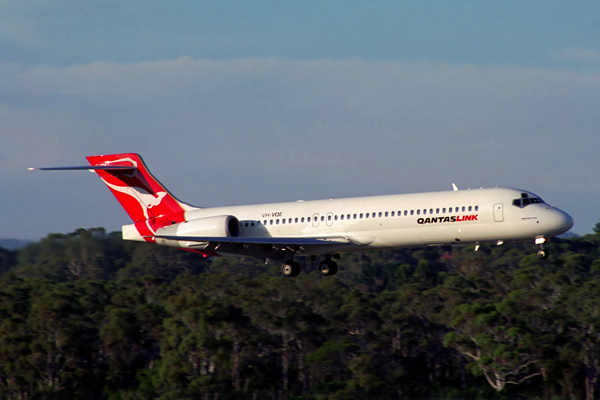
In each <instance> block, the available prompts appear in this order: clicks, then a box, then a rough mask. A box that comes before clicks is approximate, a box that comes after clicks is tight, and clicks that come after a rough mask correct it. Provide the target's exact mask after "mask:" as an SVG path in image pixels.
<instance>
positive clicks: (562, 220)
mask: <svg viewBox="0 0 600 400" xmlns="http://www.w3.org/2000/svg"><path fill="white" fill-rule="evenodd" d="M553 211H554V213H553V216H552V226H553V228H554V229H555V230H556V232H557V233H555V235H560V234H563V233H565V232H567V231H568V230H569V229H571V228H572V227H573V223H574V222H573V218H572V217H571V216H570V215H569V214H567V213H566V212H564V211H562V210H559V209H558V208H555V209H554V210H553Z"/></svg>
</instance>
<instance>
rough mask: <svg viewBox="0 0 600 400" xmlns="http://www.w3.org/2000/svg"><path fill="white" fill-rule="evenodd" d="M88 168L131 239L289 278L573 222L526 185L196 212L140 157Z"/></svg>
mask: <svg viewBox="0 0 600 400" xmlns="http://www.w3.org/2000/svg"><path fill="white" fill-rule="evenodd" d="M86 158H87V160H88V162H89V163H90V165H88V166H81V167H51V168H29V169H30V170H89V171H92V172H95V173H96V174H98V176H99V177H100V178H101V179H102V180H103V181H104V183H105V184H106V185H107V186H108V188H109V189H110V191H111V192H112V193H113V195H114V196H115V197H116V198H117V200H118V201H119V202H120V203H121V205H122V206H123V207H124V208H125V211H126V212H127V213H128V215H129V217H130V218H131V219H132V220H133V224H129V225H124V226H123V231H122V235H123V239H124V240H135V241H142V242H151V243H156V244H159V245H165V246H173V247H177V248H181V249H185V250H189V251H194V252H197V253H200V254H203V255H204V256H211V257H215V256H230V257H231V256H233V257H252V258H259V259H264V260H265V261H266V262H268V261H269V260H277V261H279V262H282V265H281V275H283V276H285V277H295V276H297V275H298V274H299V273H300V272H301V267H300V264H299V263H298V262H297V261H294V257H296V256H310V257H311V259H312V260H313V261H315V260H316V258H317V257H318V256H323V257H324V259H323V260H322V261H321V262H320V264H319V271H320V273H321V274H322V275H324V276H332V275H335V274H336V273H337V271H338V265H337V263H336V262H335V261H333V259H339V258H340V253H342V252H349V251H364V250H376V249H390V248H402V247H420V246H442V245H458V244H461V245H463V244H475V250H476V251H477V250H478V249H479V245H480V243H484V242H495V243H497V244H498V245H501V244H502V243H504V242H507V241H528V240H532V241H534V242H535V244H536V245H538V246H539V250H538V252H537V257H538V258H540V259H547V258H548V256H549V252H548V250H547V249H545V248H544V244H545V243H547V242H548V241H549V239H550V238H552V237H554V236H558V235H560V234H562V233H564V232H566V231H568V230H569V229H571V227H572V226H573V219H572V218H571V216H569V215H568V214H567V213H565V212H564V211H561V210H559V209H558V208H556V207H554V206H552V205H549V204H547V203H546V202H544V201H543V200H542V199H541V198H540V197H539V196H538V195H536V194H534V193H532V192H529V191H526V190H520V189H508V188H491V189H483V188H482V189H474V190H470V189H469V190H458V188H457V187H456V185H455V184H452V187H453V190H452V191H443V192H430V193H411V194H398V195H385V196H370V197H356V198H342V199H333V198H331V199H328V200H311V201H304V200H298V201H295V202H286V203H272V204H255V205H243V206H232V207H211V208H201V207H194V206H191V205H189V204H187V203H184V202H182V201H180V200H178V199H177V198H176V197H174V196H173V195H172V194H171V193H170V192H169V191H168V190H167V189H166V188H165V187H164V186H163V185H162V184H161V183H160V182H159V181H158V180H157V179H156V178H155V177H154V176H153V175H152V174H151V173H150V171H149V170H148V168H147V166H146V164H145V163H144V161H143V160H142V158H141V157H140V155H138V154H135V153H123V154H110V155H97V156H89V157H86Z"/></svg>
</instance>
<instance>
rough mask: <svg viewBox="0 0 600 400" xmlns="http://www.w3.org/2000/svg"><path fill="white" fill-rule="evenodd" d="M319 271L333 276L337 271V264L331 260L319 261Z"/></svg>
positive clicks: (324, 274)
mask: <svg viewBox="0 0 600 400" xmlns="http://www.w3.org/2000/svg"><path fill="white" fill-rule="evenodd" d="M319 272H320V273H321V275H323V276H333V275H335V274H337V272H338V265H337V263H335V262H334V261H331V260H325V261H321V263H320V264H319Z"/></svg>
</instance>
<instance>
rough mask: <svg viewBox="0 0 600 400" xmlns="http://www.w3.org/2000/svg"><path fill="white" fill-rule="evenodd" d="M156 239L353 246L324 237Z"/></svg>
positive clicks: (172, 237)
mask: <svg viewBox="0 0 600 400" xmlns="http://www.w3.org/2000/svg"><path fill="white" fill-rule="evenodd" d="M154 238H156V239H165V240H177V241H179V242H194V243H213V244H247V245H252V244H255V245H273V246H289V247H302V246H319V245H332V244H351V243H352V242H351V241H350V239H348V238H347V237H343V236H323V237H276V238H273V237H269V238H250V237H214V236H168V235H155V236H154Z"/></svg>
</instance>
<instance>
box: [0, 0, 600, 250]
mask: <svg viewBox="0 0 600 400" xmlns="http://www.w3.org/2000/svg"><path fill="white" fill-rule="evenodd" d="M599 109H600V2H597V1H595V0H594V1H591V0H590V1H577V0H575V1H568V2H567V1H555V0H528V1H521V0H519V1H514V0H507V1H502V2H482V1H480V0H469V1H461V0H456V1H447V0H429V1H427V2H422V1H419V2H417V1H412V0H406V1H402V0H394V1H364V0H344V1H313V0H305V1H282V0H277V1H262V0H256V1H247V0H237V1H234V0H231V1H228V0H219V1H201V0H194V1H191V0H174V1H170V2H165V1H156V0H143V1H142V0H118V1H117V0H102V1H99V0H90V1H85V2H82V1H75V0H60V1H58V0H28V1H22V0H0V185H1V187H2V189H1V190H0V205H1V207H0V222H1V224H0V238H17V239H31V240H37V239H40V238H42V237H45V236H46V235H48V234H49V233H56V232H58V233H68V232H72V231H75V230H76V229H78V228H91V227H105V228H106V229H107V230H108V231H117V230H120V229H121V226H122V225H124V224H129V223H130V221H129V219H128V217H127V214H126V213H125V212H124V211H123V210H122V209H121V207H120V206H119V204H118V203H117V202H116V200H115V199H114V198H113V197H112V195H111V194H110V192H109V190H108V189H107V188H106V187H105V186H104V185H103V184H102V182H101V181H100V180H99V179H98V178H97V177H96V176H95V175H93V174H90V173H88V172H85V171H77V172H73V171H69V172H54V171H52V172H31V171H28V170H27V168H28V167H53V166H67V165H86V160H85V156H88V155H96V154H110V153H125V152H136V153H139V154H141V155H142V156H143V157H144V160H145V161H146V163H147V164H148V166H149V168H150V169H151V171H152V172H153V173H154V175H156V176H157V178H158V179H160V180H161V182H162V183H163V184H164V185H165V186H166V187H167V188H168V189H169V190H170V191H171V192H172V193H173V194H175V195H176V196H177V197H178V198H180V199H181V200H183V201H185V202H187V203H190V204H193V205H196V206H202V207H210V206H221V205H240V204H255V203H266V202H279V201H295V200H298V199H305V200H312V199H323V198H330V197H336V198H340V197H352V196H367V195H383V194H396V193H411V192H421V191H424V192H429V191H441V190H451V189H452V183H456V185H457V186H458V187H459V188H460V189H467V188H479V187H495V186H498V187H514V188H521V189H526V190H529V191H532V192H534V193H536V194H538V195H540V196H541V197H542V198H543V199H544V200H545V201H546V202H548V203H551V204H553V205H555V206H557V207H559V208H561V209H563V210H565V211H567V212H568V213H569V214H571V215H572V216H573V218H574V220H575V226H574V227H573V229H572V231H573V232H575V233H577V234H586V233H590V232H592V229H593V227H594V225H595V224H596V223H597V222H598V221H599V220H600V178H599V175H600V157H599V156H598V152H599V151H600V111H599Z"/></svg>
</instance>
